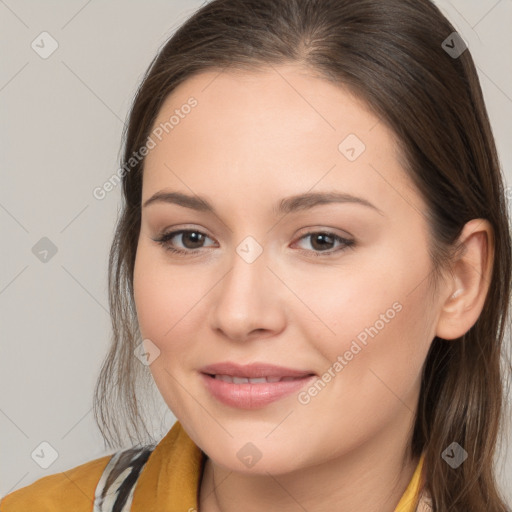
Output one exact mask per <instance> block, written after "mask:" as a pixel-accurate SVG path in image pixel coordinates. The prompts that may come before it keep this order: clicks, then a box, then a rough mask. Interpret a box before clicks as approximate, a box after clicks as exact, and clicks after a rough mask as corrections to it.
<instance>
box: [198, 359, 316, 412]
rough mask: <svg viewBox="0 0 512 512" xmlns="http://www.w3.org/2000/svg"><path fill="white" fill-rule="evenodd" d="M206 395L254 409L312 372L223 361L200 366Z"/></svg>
mask: <svg viewBox="0 0 512 512" xmlns="http://www.w3.org/2000/svg"><path fill="white" fill-rule="evenodd" d="M200 374H201V377H202V380H203V382H204V384H205V386H206V389H207V390H208V391H209V392H210V394H211V395H212V396H213V397H214V398H216V399H217V400H218V401H219V402H221V403H223V404H224V405H229V406H231V407H235V408H239V409H256V408H261V407H264V406H266V405H268V404H270V403H271V402H274V401H276V400H279V399H282V398H285V397H286V396H289V395H290V394H292V393H294V392H295V391H299V390H300V389H301V388H302V387H304V386H305V385H306V384H308V383H310V382H312V381H313V380H314V378H315V377H316V374H315V373H314V372H312V371H304V370H298V369H293V368H285V367H282V366H276V365H270V364H263V363H252V364H249V365H238V364H235V363H230V362H225V363H219V364H215V365H210V366H206V367H203V368H201V370H200Z"/></svg>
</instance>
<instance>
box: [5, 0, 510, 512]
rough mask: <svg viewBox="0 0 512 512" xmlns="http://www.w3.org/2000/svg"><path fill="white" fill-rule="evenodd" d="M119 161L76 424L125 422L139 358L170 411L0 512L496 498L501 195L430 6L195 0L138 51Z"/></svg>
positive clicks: (414, 507)
mask: <svg viewBox="0 0 512 512" xmlns="http://www.w3.org/2000/svg"><path fill="white" fill-rule="evenodd" d="M119 175H120V177H122V180H123V181H122V183H123V196H124V200H125V202H124V208H123V212H122V216H121V218H120V219H119V222H118V226H117V231H116V235H115V239H114V242H113V245H112V251H111V259H110V274H109V277H110V279H109V284H110V291H111V295H110V298H111V311H112V315H113V325H114V339H113V344H112V348H111V350H110V353H109V355H108V357H107V359H106V361H105V364H104V366H103V369H102V374H101V376H100V380H99V382H98V386H97V389H96V399H97V404H96V406H97V407H96V413H97V419H98V423H99V426H100V429H101V430H102V432H103V434H104V436H105V439H106V441H107V443H109V445H110V446H112V447H113V446H116V445H118V446H120V442H119V440H120V438H121V432H122V431H123V429H124V428H126V432H128V433H129V434H130V436H132V435H134V437H135V439H142V434H143V432H144V429H145V428H146V427H145V425H144V422H143V420H142V417H141V414H140V409H141V407H142V402H141V401H140V400H137V398H136V394H137V392H138V391H139V389H140V385H139V384H138V382H139V380H138V377H139V376H141V375H139V373H140V372H141V370H142V372H143V375H142V376H145V377H149V374H151V377H152V379H153V380H154V382H155V383H156V386H157V387H158V390H159V391H160V393H161V395H162V397H163V399H164V400H165V402H166V403H167V405H168V406H169V408H170V410H171V411H172V412H173V413H174V414H175V416H176V418H177V419H178V422H177V423H176V424H175V425H174V426H173V427H172V429H171V430H170V431H169V433H168V434H167V435H166V436H165V437H164V439H162V440H161V441H160V442H159V443H158V444H157V445H156V446H155V444H146V445H143V446H135V447H134V448H132V449H130V450H124V451H123V450H119V451H117V452H116V453H115V454H113V455H112V456H106V457H103V458H101V459H96V460H94V461H91V462H89V463H87V464H84V465H82V466H79V467H77V468H74V469H73V470H71V471H69V472H65V473H61V474H58V475H52V476H50V477H46V478H44V479H41V480H39V481H37V482H35V483H34V484H32V485H30V486H27V487H26V488H23V489H20V490H18V491H16V492H14V493H12V494H10V495H8V496H7V497H6V498H5V499H4V500H3V501H2V503H1V506H0V508H1V510H2V512H4V511H5V512H11V511H17V510H28V509H32V510H35V509H36V505H37V506H38V508H37V510H92V509H94V510H95V511H96V512H99V511H107V510H109V511H114V510H115V511H120V510H122V511H127V510H135V511H138V510H141V511H142V510H172V511H177V510H188V511H193V510H200V511H201V512H213V511H223V512H229V511H233V510H240V509H242V510H245V511H253V510H254V511H255V510H267V511H270V510H280V511H283V510H284V511H288V510H299V509H302V510H309V511H323V510H337V511H344V512H345V511H353V510H357V511H360V512H365V511H368V512H369V511H375V510H379V511H389V512H392V511H395V512H406V511H407V512H412V511H430V510H434V511H439V512H441V511H465V512H467V511H482V510H486V511H492V512H498V511H500V512H504V511H506V510H510V509H509V508H507V505H506V504H505V503H504V501H503V499H502V498H501V497H500V494H499V491H498V489H497V486H496V482H495V477H494V473H493V455H494V450H495V446H496V442H497V438H498V433H499V427H500V420H501V418H502V415H503V410H502V409H503V382H502V373H501V370H500V357H501V354H502V340H503V334H504V329H505V327H506V326H507V325H508V324H507V322H508V321H509V316H508V312H509V298H510V286H511V238H510V228H509V224H508V218H507V210H506V204H505V194H504V190H503V182H502V176H501V174H500V168H499V162H498V157H497V154H496V149H495V145H494V141H493V137H492V133H491V129H490V126H489V121H488V117H487V113H486V109H485V106H484V102H483V98H482V92H481V89H480V85H479V81H478V77H477V74H476V71H475V67H474V64H473V61H472V58H471V55H470V53H469V51H468V50H467V48H466V47H465V44H464V42H463V41H462V39H461V38H460V37H459V36H458V35H457V33H456V32H455V30H454V28H453V27H452V25H451V24H450V23H449V22H448V21H447V20H446V19H445V18H444V17H443V16H442V14H441V13H440V12H439V10H438V9H437V8H436V7H435V6H434V5H433V4H432V3H430V2H429V1H428V0H357V1H356V0H322V1H319V0H258V1H255V0H254V1H253V0H248V1H245V0H244V1H241V0H213V1H212V2H210V3H208V4H207V5H205V6H203V7H202V8H201V9H199V10H198V11H197V12H196V13H195V14H194V15H193V16H192V17H191V18H190V19H189V20H188V21H187V22H186V23H185V24H184V25H183V26H182V27H181V28H180V29H179V30H178V31H177V32H176V33H175V34H174V35H173V37H172V38H171V39H170V40H169V41H168V42H167V44H166V45H165V46H164V47H163V49H162V50H161V51H160V52H159V54H158V56H157V57H156V58H155V60H154V61H153V62H152V64H151V66H150V67H149V69H148V71H147V73H146V75H145V77H144V80H143V82H142V84H141V86H140V88H139V90H138V92H137V95H136V98H135V101H134V104H133V108H132V110H131V113H130V118H129V123H128V128H127V132H126V140H125V150H124V156H123V162H122V167H121V169H120V173H119ZM134 355H135V356H136V357H134ZM141 363H142V364H141ZM148 370H149V371H148ZM146 381H147V379H146ZM116 407H119V409H120V410H119V411H117V412H118V413H120V414H118V415H117V416H116V415H115V414H114V412H116ZM131 438H133V437H131Z"/></svg>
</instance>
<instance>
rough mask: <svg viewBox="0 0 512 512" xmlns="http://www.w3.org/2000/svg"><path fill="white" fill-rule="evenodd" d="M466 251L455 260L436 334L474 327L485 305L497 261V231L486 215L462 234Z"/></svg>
mask: <svg viewBox="0 0 512 512" xmlns="http://www.w3.org/2000/svg"><path fill="white" fill-rule="evenodd" d="M459 242H461V243H462V244H463V251H462V254H461V255H460V256H458V257H457V259H456V261H454V262H453V266H452V268H451V275H450V278H449V280H448V281H447V286H446V287H444V290H445V296H444V297H440V300H441V301H442V302H441V309H440V313H439V319H438V323H437V329H436V336H438V337H439V338H443V339H446V340H451V339H455V338H459V337H461V336H462V335H464V334H465V333H466V332H468V331H469V329H471V327H473V325H474V324H475V323H476V321H477V320H478V317H479V316H480V313H481V312H482V309H483V307H484V303H485V298H486V296H487V292H488V290H489V285H490V281H491V276H492V267H493V262H494V235H493V229H492V226H491V224H490V223H489V221H488V220H486V219H473V220H470V221H469V222H468V223H466V225H465V226H464V228H463V230H462V233H461V234H460V237H459Z"/></svg>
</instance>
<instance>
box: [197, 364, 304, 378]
mask: <svg viewBox="0 0 512 512" xmlns="http://www.w3.org/2000/svg"><path fill="white" fill-rule="evenodd" d="M200 371H201V372H202V373H207V374H209V375H230V376H232V377H246V378H248V379H253V378H258V377H305V376H308V375H314V372H312V371H309V370H296V369H294V368H285V367H284V366H276V365H273V364H267V363H251V364H245V365H241V364H236V363H232V362H229V361H225V362H222V363H216V364H210V365H207V366H203V367H202V368H201V369H200Z"/></svg>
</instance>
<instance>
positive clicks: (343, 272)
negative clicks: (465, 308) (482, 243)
mask: <svg viewBox="0 0 512 512" xmlns="http://www.w3.org/2000/svg"><path fill="white" fill-rule="evenodd" d="M420 249H421V248H419V249H411V248H409V247H403V250H401V251H400V257H397V251H396V249H393V246H392V245H390V246H389V248H387V249H386V250H384V251H382V252H380V253H379V254H378V255H377V254H375V255H373V256H372V257H371V258H370V257H369V258H368V259H366V261H363V260H362V259H359V260H358V261H357V268H356V265H355V264H354V265H353V266H352V267H351V268H348V265H347V267H344V268H341V267H340V272H339V277H336V272H333V271H332V269H330V270H331V272H330V273H325V275H322V273H321V272H317V273H316V274H315V280H314V283H315V286H314V287H312V286H310V285H309V286H306V285H304V286H302V288H301V289H299V292H298V294H299V296H301V297H305V298H307V305H308V307H309V310H310V312H307V314H303V315H302V316H299V315H297V316H296V318H301V320H300V322H301V323H302V329H303V331H304V332H308V339H310V340H311V343H312V344H314V345H315V348H316V350H317V351H318V352H320V353H322V355H323V358H324V360H325V369H324V371H329V369H330V374H331V376H332V375H336V376H338V375H342V374H343V377H340V379H337V380H340V381H343V385H342V386H340V388H339V389H341V388H343V393H346V392H347V390H351V391H353V392H356V391H357V393H358V394H359V393H360V392H364V393H366V394H367V395H371V394H372V390H375V391H378V390H377V388H378V387H382V386H383V384H382V383H379V377H380V378H381V379H382V380H383V381H384V383H386V384H388V385H389V386H390V388H391V389H395V388H396V389H397V392H398V393H403V394H405V395H406V394H407V393H408V392H409V391H411V390H412V387H413V386H414V385H415V384H416V381H417V379H418V376H419V374H420V373H421V368H422V365H423V363H424V360H425V358H426V355H427V352H428V348H429V346H430V343H431V341H432V339H433V336H434V312H433V310H432V307H431V305H430V302H429V287H428V286H429V285H428V280H427V279H425V277H426V276H428V272H429V260H428V256H426V252H420ZM354 261H355V260H354ZM411 261H414V262H415V265H411V264H410V262H411ZM310 282H311V279H309V283H310ZM340 358H341V359H342V360H341V361H340ZM371 370H373V372H374V373H372V371H371ZM377 376H378V377H377ZM329 378H330V376H329V375H326V379H329ZM334 387H336V388H338V386H336V385H335V386H334ZM379 393H380V392H378V393H377V395H376V396H377V398H378V395H379Z"/></svg>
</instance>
